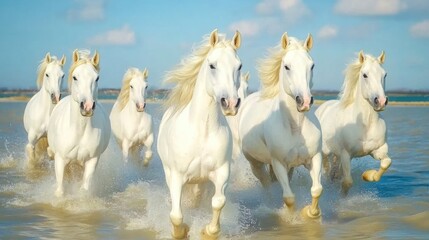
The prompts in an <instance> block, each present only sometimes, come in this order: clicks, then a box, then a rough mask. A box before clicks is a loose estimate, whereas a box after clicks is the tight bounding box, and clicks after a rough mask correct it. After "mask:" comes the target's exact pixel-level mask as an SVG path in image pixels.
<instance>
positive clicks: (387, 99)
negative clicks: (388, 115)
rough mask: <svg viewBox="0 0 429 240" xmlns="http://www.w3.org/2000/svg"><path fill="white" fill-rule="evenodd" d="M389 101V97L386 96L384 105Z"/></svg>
mask: <svg viewBox="0 0 429 240" xmlns="http://www.w3.org/2000/svg"><path fill="white" fill-rule="evenodd" d="M388 102H389V98H388V97H386V103H385V104H384V105H385V106H387V103H388Z"/></svg>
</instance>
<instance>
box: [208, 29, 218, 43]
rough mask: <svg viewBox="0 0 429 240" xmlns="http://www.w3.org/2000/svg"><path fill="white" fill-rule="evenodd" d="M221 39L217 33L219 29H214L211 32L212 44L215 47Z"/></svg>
mask: <svg viewBox="0 0 429 240" xmlns="http://www.w3.org/2000/svg"><path fill="white" fill-rule="evenodd" d="M218 41H219V37H218V35H217V29H215V30H213V32H212V33H210V45H211V46H212V47H214V45H216V43H217V42H218Z"/></svg>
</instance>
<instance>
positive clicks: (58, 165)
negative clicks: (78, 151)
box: [55, 154, 68, 197]
mask: <svg viewBox="0 0 429 240" xmlns="http://www.w3.org/2000/svg"><path fill="white" fill-rule="evenodd" d="M67 164H68V161H67V162H66V160H65V159H63V158H62V157H61V156H59V155H58V154H55V177H56V179H57V190H56V191H55V196H57V197H62V196H63V195H64V186H63V179H64V168H65V167H66V165H67Z"/></svg>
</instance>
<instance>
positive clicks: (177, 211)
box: [166, 171, 189, 239]
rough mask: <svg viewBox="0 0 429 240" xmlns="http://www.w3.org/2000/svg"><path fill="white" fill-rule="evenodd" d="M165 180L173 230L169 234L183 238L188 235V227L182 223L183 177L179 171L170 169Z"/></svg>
mask: <svg viewBox="0 0 429 240" xmlns="http://www.w3.org/2000/svg"><path fill="white" fill-rule="evenodd" d="M166 176H167V175H166ZM167 182H168V183H167V185H168V187H169V189H170V196H171V212H170V220H171V223H172V224H173V231H172V233H171V235H172V236H173V238H175V239H184V238H187V237H188V232H189V227H188V225H186V224H185V223H183V215H182V208H181V203H182V188H183V179H182V177H181V176H180V174H179V173H177V172H175V171H170V174H169V178H168V179H167Z"/></svg>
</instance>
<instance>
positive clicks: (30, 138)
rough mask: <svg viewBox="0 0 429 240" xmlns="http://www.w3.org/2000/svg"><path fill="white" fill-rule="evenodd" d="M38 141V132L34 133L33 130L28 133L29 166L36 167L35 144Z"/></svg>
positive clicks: (26, 151)
mask: <svg viewBox="0 0 429 240" xmlns="http://www.w3.org/2000/svg"><path fill="white" fill-rule="evenodd" d="M36 142H37V137H36V134H34V132H33V131H30V132H29V133H28V143H27V145H26V146H25V153H26V155H27V167H29V168H34V167H35V164H36V163H35V161H36V152H35V145H36Z"/></svg>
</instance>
